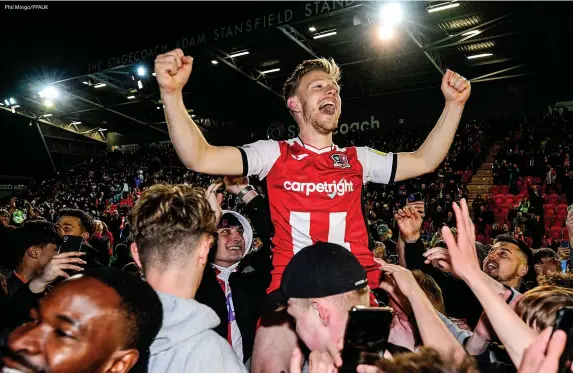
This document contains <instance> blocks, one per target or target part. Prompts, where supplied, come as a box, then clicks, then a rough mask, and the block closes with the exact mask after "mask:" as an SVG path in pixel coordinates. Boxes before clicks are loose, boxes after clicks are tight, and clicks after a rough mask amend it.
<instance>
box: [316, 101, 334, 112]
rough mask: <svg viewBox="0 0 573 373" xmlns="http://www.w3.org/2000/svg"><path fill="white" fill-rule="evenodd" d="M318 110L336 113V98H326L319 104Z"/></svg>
mask: <svg viewBox="0 0 573 373" xmlns="http://www.w3.org/2000/svg"><path fill="white" fill-rule="evenodd" d="M318 110H319V111H320V113H321V114H323V115H334V113H335V112H336V103H335V102H334V100H324V101H322V102H321V103H320V104H319V105H318Z"/></svg>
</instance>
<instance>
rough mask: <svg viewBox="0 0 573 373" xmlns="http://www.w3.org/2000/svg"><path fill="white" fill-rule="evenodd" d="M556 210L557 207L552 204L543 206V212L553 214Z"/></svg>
mask: <svg viewBox="0 0 573 373" xmlns="http://www.w3.org/2000/svg"><path fill="white" fill-rule="evenodd" d="M556 208H557V205H554V204H552V203H546V204H544V205H543V211H551V212H555V209H556Z"/></svg>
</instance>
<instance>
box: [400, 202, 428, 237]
mask: <svg viewBox="0 0 573 373" xmlns="http://www.w3.org/2000/svg"><path fill="white" fill-rule="evenodd" d="M394 218H395V219H396V222H397V223H398V228H400V235H401V237H403V238H404V240H405V241H406V242H413V241H416V240H417V239H419V238H420V229H422V223H423V222H424V219H423V216H422V214H420V212H419V208H417V206H416V205H407V206H405V207H404V208H403V209H401V210H398V213H397V214H396V215H395V216H394Z"/></svg>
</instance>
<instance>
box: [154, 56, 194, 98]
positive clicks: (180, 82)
mask: <svg viewBox="0 0 573 373" xmlns="http://www.w3.org/2000/svg"><path fill="white" fill-rule="evenodd" d="M192 67H193V58H192V57H190V56H185V55H184V54H183V51H182V50H181V49H179V48H177V49H174V50H172V51H170V52H167V53H165V54H160V55H159V56H157V58H156V59H155V75H156V77H157V83H158V84H159V89H160V91H161V94H173V93H179V92H181V90H182V89H183V87H184V86H185V84H186V83H187V80H189V75H191V69H192Z"/></svg>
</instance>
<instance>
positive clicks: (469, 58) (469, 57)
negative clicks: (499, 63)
mask: <svg viewBox="0 0 573 373" xmlns="http://www.w3.org/2000/svg"><path fill="white" fill-rule="evenodd" d="M489 56H493V53H480V54H474V55H473V56H468V60H473V59H475V58H483V57H489Z"/></svg>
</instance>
